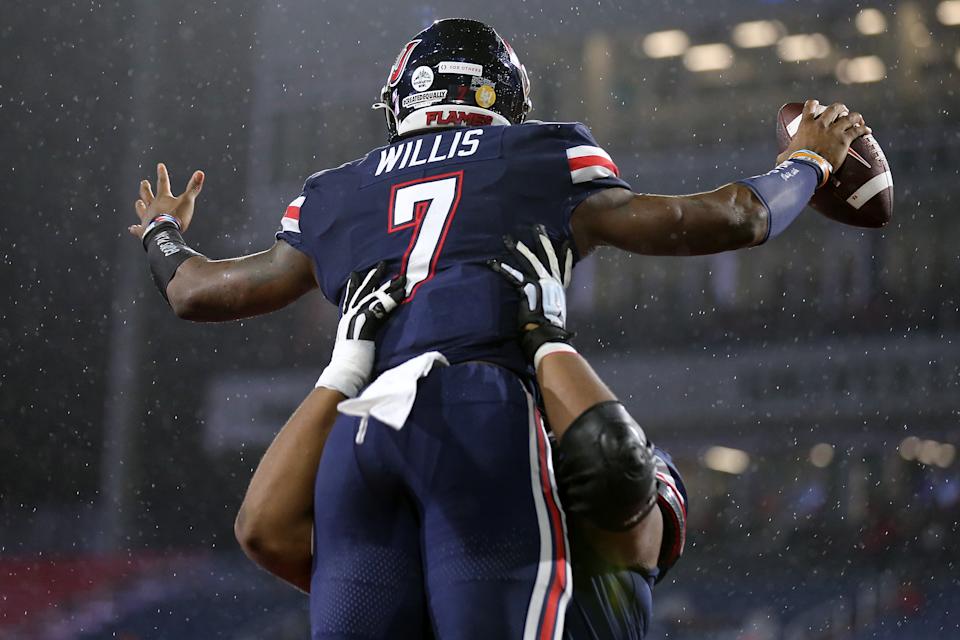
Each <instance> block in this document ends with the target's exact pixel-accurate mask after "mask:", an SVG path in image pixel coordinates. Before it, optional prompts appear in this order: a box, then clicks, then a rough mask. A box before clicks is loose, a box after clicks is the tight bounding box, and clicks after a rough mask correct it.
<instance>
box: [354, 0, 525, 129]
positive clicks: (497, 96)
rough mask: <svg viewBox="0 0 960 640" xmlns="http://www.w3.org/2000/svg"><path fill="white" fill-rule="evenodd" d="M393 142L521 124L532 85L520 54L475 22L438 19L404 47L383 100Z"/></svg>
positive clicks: (382, 103)
mask: <svg viewBox="0 0 960 640" xmlns="http://www.w3.org/2000/svg"><path fill="white" fill-rule="evenodd" d="M373 107H374V108H375V109H383V110H384V113H385V114H386V117H387V131H388V132H389V133H390V139H391V140H394V139H396V138H398V137H400V136H404V135H406V134H409V133H412V132H415V131H421V130H423V129H428V128H433V127H451V126H457V125H466V126H482V125H487V124H501V125H506V124H519V123H521V122H523V121H524V120H525V119H526V117H527V113H528V112H529V111H530V108H531V102H530V80H529V79H528V77H527V70H526V69H525V68H524V66H523V65H522V64H521V63H520V59H519V58H518V57H517V54H516V53H515V52H514V50H513V49H512V48H511V47H510V45H509V44H507V42H506V41H505V40H504V39H503V38H501V37H500V35H499V34H498V33H497V32H496V31H494V30H493V28H492V27H490V26H489V25H486V24H484V23H482V22H478V21H476V20H466V19H462V18H451V19H447V20H437V21H436V22H434V23H433V24H432V25H430V26H429V27H427V28H426V29H424V30H423V31H421V32H420V33H418V34H417V35H415V36H414V37H413V39H411V40H410V42H408V43H407V44H405V45H404V47H403V49H402V50H401V51H400V55H398V56H397V60H396V62H394V63H393V67H392V68H391V69H390V75H389V76H388V77H387V83H386V84H385V85H384V86H383V89H382V90H381V92H380V101H379V102H377V103H376V104H374V105H373Z"/></svg>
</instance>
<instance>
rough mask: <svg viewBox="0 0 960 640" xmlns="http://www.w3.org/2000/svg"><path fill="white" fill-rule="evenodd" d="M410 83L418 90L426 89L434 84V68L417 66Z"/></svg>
mask: <svg viewBox="0 0 960 640" xmlns="http://www.w3.org/2000/svg"><path fill="white" fill-rule="evenodd" d="M410 84H411V85H412V86H413V88H414V90H416V91H426V90H427V89H429V88H430V86H431V85H432V84H433V69H431V68H430V67H428V66H422V67H417V68H416V69H414V70H413V75H412V76H410Z"/></svg>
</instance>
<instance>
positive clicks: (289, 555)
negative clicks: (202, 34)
mask: <svg viewBox="0 0 960 640" xmlns="http://www.w3.org/2000/svg"><path fill="white" fill-rule="evenodd" d="M532 246H533V250H532V251H531V250H530V249H528V248H527V247H526V246H525V245H524V244H522V243H517V244H513V243H511V247H512V248H513V256H512V257H511V259H510V260H509V263H507V262H496V263H495V267H496V269H497V270H499V271H501V272H502V273H503V274H504V275H505V276H506V277H507V278H508V279H509V280H510V282H512V283H513V284H514V285H515V286H516V287H517V288H518V289H519V290H520V291H521V292H522V295H523V300H524V301H525V302H526V303H525V304H523V305H521V312H520V320H519V327H520V331H521V334H522V336H523V337H522V340H521V342H522V345H523V347H524V352H525V353H526V354H527V355H528V356H529V357H530V358H531V359H532V360H535V361H536V362H537V367H536V371H537V378H538V380H539V381H540V387H541V389H542V391H543V399H544V404H545V407H546V413H547V416H548V418H549V420H550V422H551V424H553V425H555V426H554V428H553V429H551V432H552V433H551V440H553V439H554V438H558V439H559V441H560V443H561V444H560V446H556V445H555V446H554V447H553V452H554V460H553V462H554V464H555V466H556V469H557V482H558V484H559V489H560V493H561V495H562V497H563V503H564V507H565V510H566V512H567V514H568V516H569V520H568V521H567V524H568V526H569V527H570V532H571V542H570V549H571V563H572V565H573V567H574V569H573V578H572V579H573V585H574V589H573V596H572V599H571V601H570V603H569V606H568V608H567V614H566V621H565V623H564V622H563V619H562V617H561V619H560V622H558V624H559V625H560V627H559V630H562V634H563V635H562V637H564V638H569V639H571V640H576V639H585V640H586V639H596V640H606V639H610V640H614V639H619V638H643V637H644V636H645V634H646V632H647V629H648V626H649V623H650V618H651V613H652V594H651V587H652V586H653V584H654V582H655V581H656V580H659V579H662V577H663V575H664V574H665V572H666V571H667V570H668V569H669V568H670V567H671V566H672V565H673V564H674V563H675V562H676V561H677V559H678V558H679V557H680V554H681V553H682V551H683V545H684V537H685V529H686V492H685V490H684V487H683V483H682V481H681V480H680V475H679V473H678V471H677V470H676V468H675V467H674V466H673V464H672V461H671V460H670V457H669V456H668V455H667V454H666V453H664V452H663V451H661V450H660V449H654V448H652V447H651V445H650V444H649V443H648V442H647V440H646V436H645V435H644V433H643V430H642V429H640V427H639V426H638V425H637V424H636V423H635V422H634V421H633V419H632V418H631V417H630V415H629V414H628V413H627V412H626V411H625V410H624V409H623V407H622V405H620V403H619V402H617V401H616V399H615V398H614V396H613V394H612V393H611V392H610V390H609V389H608V388H607V387H606V386H605V385H604V384H603V383H602V382H601V381H600V380H599V378H597V376H596V374H595V373H594V372H593V370H592V369H591V368H590V366H589V365H588V364H587V363H586V361H585V360H583V358H581V357H580V356H579V355H578V354H577V353H576V351H575V350H574V349H573V348H572V346H571V345H570V342H569V334H567V332H566V330H565V328H564V316H565V307H566V305H565V302H564V293H563V284H564V282H565V281H568V279H569V271H567V272H566V273H564V270H563V268H562V267H560V266H559V265H562V264H563V263H564V260H563V259H564V257H565V255H564V254H565V253H566V252H565V251H564V250H561V252H560V254H559V257H560V260H558V259H557V253H556V252H555V251H554V248H553V246H552V245H551V244H550V242H549V240H548V239H547V237H546V235H545V234H544V235H541V236H540V237H538V238H537V239H536V241H535V243H534V244H533V245H532ZM383 275H384V268H383V266H382V265H381V266H378V267H377V268H376V269H374V270H371V271H370V272H369V273H368V274H367V276H366V277H365V278H364V279H363V281H362V284H361V285H360V286H359V287H358V286H357V284H356V283H358V282H361V280H360V278H359V277H358V276H356V275H354V276H352V278H351V283H352V284H351V285H348V288H347V295H346V296H345V302H344V307H343V317H342V319H341V322H340V327H341V330H340V331H338V341H341V345H342V341H349V340H372V339H373V337H374V336H375V334H376V332H377V331H378V329H379V328H380V326H381V324H382V323H383V320H384V319H385V317H386V314H387V313H389V311H390V310H392V309H393V308H395V306H396V304H397V303H398V302H399V301H400V300H401V299H402V296H403V288H402V282H401V281H400V280H394V281H392V282H387V283H384V284H382V285H381V284H380V282H381V280H382V277H383ZM544 302H546V304H544ZM358 320H359V321H358ZM357 326H360V327H361V329H360V331H359V332H357V331H355V330H353V329H352V327H357ZM369 348H373V347H372V344H371V345H370V346H369ZM338 353H343V351H342V350H341V349H339V346H338V347H335V349H334V354H335V355H334V358H336V357H338V356H337V355H336V354H338ZM334 367H335V368H337V365H336V364H334ZM367 375H369V371H367ZM344 398H345V396H344V395H343V394H342V393H340V392H338V391H336V390H335V389H331V388H327V387H323V386H318V387H317V388H316V389H315V390H314V391H313V392H312V393H311V394H310V395H309V396H308V397H307V399H306V400H305V401H304V402H303V404H302V405H301V406H300V408H299V409H298V410H297V412H296V413H294V415H293V416H292V417H291V418H290V420H289V421H288V423H287V424H286V425H285V426H284V427H283V429H282V430H281V431H280V433H279V434H278V435H277V437H276V439H275V440H274V442H273V444H271V446H270V447H269V448H268V449H267V452H266V453H265V454H264V457H263V459H262V460H261V462H260V464H259V465H258V467H257V470H256V472H255V473H254V476H253V478H252V480H251V482H250V486H249V488H248V490H247V494H246V496H245V497H244V501H243V504H242V505H241V508H240V512H239V514H238V516H237V521H236V527H235V530H236V535H237V539H238V541H239V542H240V544H241V546H242V547H243V549H244V551H245V552H246V553H247V555H248V556H249V557H250V558H251V559H252V560H253V561H254V562H256V563H257V564H258V565H260V566H261V567H263V568H264V569H266V570H267V571H270V572H271V573H273V574H275V575H277V576H278V577H280V578H282V579H284V580H286V581H287V582H290V583H291V584H293V585H294V586H296V587H298V588H300V589H302V590H304V591H308V592H309V591H310V574H311V563H312V557H313V554H314V550H313V548H312V545H311V527H312V524H313V513H314V509H318V510H322V509H325V508H327V505H326V504H325V503H324V502H321V501H319V500H318V501H317V502H316V504H314V491H313V481H314V476H315V470H316V467H317V464H318V462H319V460H320V456H321V453H322V450H323V446H324V442H325V441H326V439H327V436H328V435H329V433H330V430H331V428H332V427H333V425H334V421H335V418H336V413H337V410H336V406H337V404H338V403H339V402H341V401H342V400H343V399H344ZM538 419H539V413H538ZM341 428H342V427H341ZM369 498H370V499H375V497H374V496H369ZM493 498H494V499H495V496H494V497H493ZM654 507H656V508H654ZM625 523H626V524H625ZM316 553H317V554H323V553H327V550H324V549H317V550H316ZM410 595H411V599H412V600H413V601H414V602H416V599H417V598H416V595H419V594H410ZM411 605H412V603H411ZM382 614H383V612H382V611H380V610H373V611H367V612H366V615H365V617H364V618H363V622H362V623H359V624H360V625H361V626H360V627H359V628H360V629H362V631H365V632H367V633H368V634H369V635H370V637H381V636H382V634H384V632H385V631H387V630H389V631H391V634H390V637H396V636H397V635H402V636H404V637H429V636H430V635H431V633H432V628H431V626H430V622H429V620H428V619H426V617H424V619H423V620H422V624H421V625H420V626H414V627H412V628H411V627H410V625H409V617H408V620H406V621H401V622H395V621H394V620H393V619H392V618H391V617H387V618H386V619H384V618H382V617H381V616H382ZM360 619H361V618H360V617H359V616H358V620H360ZM400 624H403V625H404V628H403V629H402V630H401V629H399V628H398V627H399V626H400ZM314 625H322V623H321V622H320V621H318V620H314ZM326 631H328V630H326V629H323V628H321V629H317V628H316V626H315V628H314V632H315V634H316V635H319V636H320V637H322V636H323V635H326V633H325V632H326ZM318 632H319V633H318ZM557 632H559V631H558V630H554V629H548V630H545V633H546V635H547V636H550V637H552V636H554V635H555V634H556V633H557Z"/></svg>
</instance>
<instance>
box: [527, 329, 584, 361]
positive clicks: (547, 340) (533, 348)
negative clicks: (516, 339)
mask: <svg viewBox="0 0 960 640" xmlns="http://www.w3.org/2000/svg"><path fill="white" fill-rule="evenodd" d="M572 337H573V334H572V333H571V332H569V331H567V330H566V329H563V328H561V327H558V326H556V325H554V324H550V323H549V322H548V323H544V324H541V325H539V326H537V328H536V329H533V330H531V331H526V332H524V334H523V335H522V336H520V348H522V349H523V353H524V355H525V356H526V357H527V361H528V362H534V361H535V360H536V356H537V351H539V350H540V348H541V347H542V346H543V345H545V344H567V345H569V344H570V338H572ZM571 348H572V347H571Z"/></svg>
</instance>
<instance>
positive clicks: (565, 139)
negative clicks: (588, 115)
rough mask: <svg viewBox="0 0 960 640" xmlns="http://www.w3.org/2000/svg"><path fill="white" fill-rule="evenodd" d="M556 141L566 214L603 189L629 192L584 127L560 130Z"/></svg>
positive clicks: (611, 159) (577, 123)
mask: <svg viewBox="0 0 960 640" xmlns="http://www.w3.org/2000/svg"><path fill="white" fill-rule="evenodd" d="M559 133H560V139H561V142H562V146H563V154H564V160H566V169H567V174H568V176H567V177H568V179H569V188H568V194H567V199H566V206H565V209H566V214H567V218H568V219H569V216H570V214H572V213H573V210H574V209H576V208H577V205H579V204H580V203H581V202H583V201H584V200H586V199H587V198H589V197H590V196H591V195H593V194H594V193H596V192H598V191H602V190H604V189H613V188H622V189H630V185H629V184H628V183H627V182H626V180H624V179H623V178H621V177H620V168H619V167H617V164H616V163H615V162H614V161H613V158H611V157H610V154H609V153H607V152H606V151H605V150H604V149H603V148H602V147H601V146H600V144H599V143H598V142H597V141H596V140H594V138H593V135H592V134H591V133H590V130H589V129H587V127H586V126H584V125H583V124H581V123H579V122H575V123H570V124H566V125H564V126H562V127H561V129H560V131H559Z"/></svg>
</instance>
